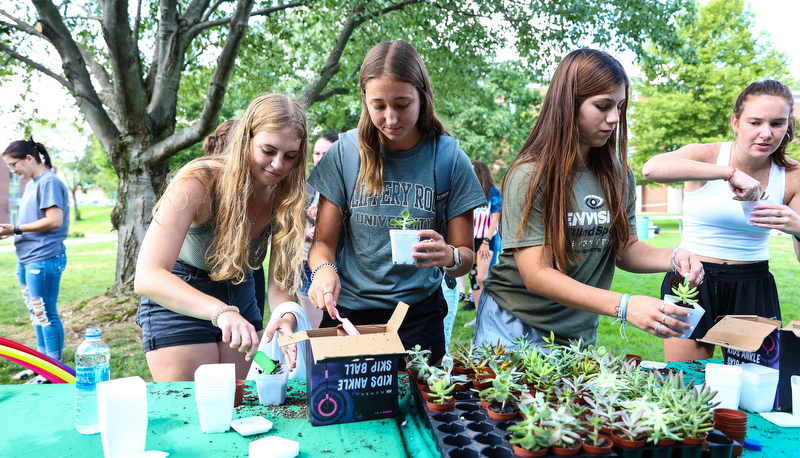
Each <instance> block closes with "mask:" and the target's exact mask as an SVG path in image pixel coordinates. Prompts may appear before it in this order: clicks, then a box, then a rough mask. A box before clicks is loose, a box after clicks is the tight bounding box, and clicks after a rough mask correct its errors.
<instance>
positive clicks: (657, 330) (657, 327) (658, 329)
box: [656, 323, 662, 334]
mask: <svg viewBox="0 0 800 458" xmlns="http://www.w3.org/2000/svg"><path fill="white" fill-rule="evenodd" d="M661 326H662V325H661V323H658V326H656V333H658V334H661Z"/></svg>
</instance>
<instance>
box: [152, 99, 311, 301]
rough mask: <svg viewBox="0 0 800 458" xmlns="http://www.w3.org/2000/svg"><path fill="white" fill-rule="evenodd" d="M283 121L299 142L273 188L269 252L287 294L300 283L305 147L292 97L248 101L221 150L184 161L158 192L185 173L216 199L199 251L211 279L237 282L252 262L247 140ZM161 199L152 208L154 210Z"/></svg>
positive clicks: (303, 127) (175, 183)
mask: <svg viewBox="0 0 800 458" xmlns="http://www.w3.org/2000/svg"><path fill="white" fill-rule="evenodd" d="M287 126H288V127H290V128H291V129H292V130H293V131H294V132H296V133H297V135H298V136H299V137H300V148H299V152H298V156H297V157H296V160H295V164H294V167H293V168H292V170H291V171H290V172H289V174H288V175H287V176H286V178H284V179H283V180H281V181H280V182H279V183H278V184H277V186H276V187H275V190H274V191H273V197H272V217H271V220H270V221H271V223H270V224H272V225H273V227H272V255H271V256H272V268H273V269H274V272H273V277H274V279H275V282H276V283H277V285H278V286H279V287H280V288H281V289H283V290H285V291H287V292H289V294H292V295H293V294H294V293H295V292H296V290H297V288H298V286H299V285H301V284H302V273H301V270H300V269H301V266H302V262H303V244H304V241H305V235H304V229H305V205H306V184H305V182H306V155H307V150H308V127H307V124H306V115H305V112H304V111H303V107H302V106H301V105H300V104H299V103H298V102H297V101H296V100H294V99H292V98H290V97H287V96H285V95H281V94H268V95H263V96H261V97H258V98H256V99H255V100H253V101H252V102H250V105H248V107H247V109H246V110H245V112H244V115H243V116H242V118H241V119H240V120H239V122H237V123H236V125H235V127H234V129H233V131H232V132H231V133H230V135H229V136H228V143H227V145H226V147H225V152H224V153H223V154H222V155H218V156H211V157H203V158H200V159H195V160H194V161H192V162H190V163H188V164H186V166H184V167H183V168H181V170H179V171H178V173H177V174H176V176H175V179H174V180H173V181H172V182H171V183H170V184H169V187H168V188H167V192H166V193H165V194H164V197H162V198H161V200H163V199H165V198H167V196H169V195H170V194H171V193H170V192H169V191H170V189H171V188H174V187H175V186H178V184H179V183H181V182H182V181H183V180H186V179H197V180H200V182H201V183H203V184H204V185H205V186H206V187H207V188H208V189H209V190H210V191H209V196H210V198H211V199H213V202H214V203H215V205H216V208H215V211H214V212H213V214H212V215H211V219H212V220H213V223H214V227H216V228H217V229H216V231H215V233H214V238H213V241H212V243H211V247H210V248H209V250H208V252H207V253H206V254H205V256H206V263H207V264H208V265H209V266H212V271H211V278H212V279H213V280H215V281H220V280H227V279H232V280H233V281H234V282H235V283H241V282H242V281H244V278H245V272H246V269H253V268H257V267H258V266H251V265H250V263H249V253H250V230H251V227H252V226H251V224H250V220H249V219H248V216H247V202H248V200H249V199H250V196H251V195H252V193H253V174H252V172H251V166H250V156H251V149H250V143H251V140H252V139H253V137H254V136H255V135H256V134H257V133H259V132H276V131H280V130H281V129H283V128H284V127H287ZM178 189H179V188H178ZM161 200H160V201H159V203H158V204H156V207H155V209H154V210H153V214H154V215H155V212H156V210H157V209H158V207H159V206H160V204H161ZM262 248H263V249H266V246H264V247H262Z"/></svg>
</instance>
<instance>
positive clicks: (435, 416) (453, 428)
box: [411, 383, 733, 458]
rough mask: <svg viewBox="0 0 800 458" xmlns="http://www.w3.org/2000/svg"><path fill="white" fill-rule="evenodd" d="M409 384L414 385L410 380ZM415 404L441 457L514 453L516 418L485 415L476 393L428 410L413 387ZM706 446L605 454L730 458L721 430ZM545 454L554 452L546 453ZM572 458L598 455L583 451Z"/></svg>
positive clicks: (500, 457)
mask: <svg viewBox="0 0 800 458" xmlns="http://www.w3.org/2000/svg"><path fill="white" fill-rule="evenodd" d="M411 385H414V384H413V383H412V384H411ZM414 391H415V393H416V396H415V398H416V403H417V407H418V409H419V412H420V415H421V416H422V418H426V419H427V420H428V424H429V426H430V430H431V433H432V434H433V437H434V439H435V440H436V443H437V445H438V447H439V452H440V453H441V455H442V457H447V458H479V457H487V458H512V457H515V456H517V455H516V454H514V452H513V450H512V447H511V443H510V442H508V439H509V435H510V433H508V432H507V431H506V429H507V428H508V427H509V426H511V425H513V424H515V423H516V420H509V421H498V420H493V419H491V418H489V415H488V414H487V413H486V410H485V409H483V408H482V407H481V405H480V399H479V398H478V395H477V393H475V392H473V391H461V392H456V393H454V394H453V397H454V398H455V401H456V403H455V408H454V409H453V411H451V412H444V413H440V412H432V411H430V410H428V409H427V405H426V403H425V400H424V399H422V396H421V395H420V393H419V390H417V389H416V386H415V388H414ZM708 443H709V445H710V446H709V447H708V449H709V450H707V451H702V448H701V446H699V445H698V446H686V445H675V446H672V447H644V448H640V449H625V448H622V447H619V446H617V445H614V447H613V449H612V452H611V453H610V454H609V455H605V456H609V457H620V458H730V456H731V452H732V450H733V443H732V442H731V441H730V440H729V439H728V438H727V437H726V436H725V435H724V434H722V433H719V432H718V431H714V433H713V434H710V435H709V439H708ZM547 456H548V457H553V456H555V455H553V454H548V455H547ZM574 456H575V457H576V458H589V457H591V458H598V455H588V454H585V453H583V452H581V453H579V454H577V455H574Z"/></svg>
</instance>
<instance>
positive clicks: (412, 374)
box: [406, 369, 419, 380]
mask: <svg viewBox="0 0 800 458" xmlns="http://www.w3.org/2000/svg"><path fill="white" fill-rule="evenodd" d="M406 372H408V376H409V377H411V379H413V380H416V379H417V375H418V374H419V372H417V371H415V370H413V369H406Z"/></svg>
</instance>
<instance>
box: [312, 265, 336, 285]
mask: <svg viewBox="0 0 800 458" xmlns="http://www.w3.org/2000/svg"><path fill="white" fill-rule="evenodd" d="M323 267H330V268H331V269H333V271H334V272H336V273H337V274H338V273H339V269H337V268H336V265H335V264H333V263H331V262H323V263H322V264H320V265H318V266H317V268H316V269H314V271H313V272H311V279H310V282H311V283H314V275H316V274H317V271H318V270H319V269H322V268H323Z"/></svg>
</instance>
